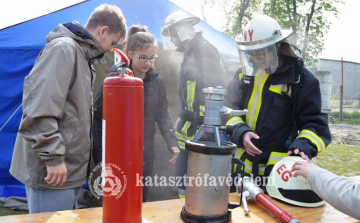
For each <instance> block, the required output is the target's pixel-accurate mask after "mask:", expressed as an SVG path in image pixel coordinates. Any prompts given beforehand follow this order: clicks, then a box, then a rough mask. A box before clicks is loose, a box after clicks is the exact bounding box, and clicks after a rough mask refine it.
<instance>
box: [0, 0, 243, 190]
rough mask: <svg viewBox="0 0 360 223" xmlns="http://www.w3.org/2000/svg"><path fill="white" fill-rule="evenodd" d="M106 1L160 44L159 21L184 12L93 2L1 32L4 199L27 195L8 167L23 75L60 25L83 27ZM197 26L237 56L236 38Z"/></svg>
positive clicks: (124, 0)
mask: <svg viewBox="0 0 360 223" xmlns="http://www.w3.org/2000/svg"><path fill="white" fill-rule="evenodd" d="M102 3H108V4H114V5H118V6H119V7H120V8H121V9H122V11H123V13H124V15H125V17H126V20H127V26H128V27H130V26H131V25H133V24H141V25H147V26H148V27H149V31H150V32H151V33H153V34H154V35H155V37H156V39H157V41H158V42H159V43H160V44H161V42H162V39H161V33H160V25H161V24H162V23H163V21H165V18H166V17H167V15H169V14H170V13H171V12H173V11H176V10H179V8H178V7H177V6H176V5H174V4H173V3H171V2H169V1H167V0H152V1H146V0H131V1H128V0H108V1H104V0H89V1H84V2H81V3H78V4H76V5H73V6H70V7H68V8H64V9H61V10H59V11H56V12H53V13H50V14H47V15H44V16H41V17H38V18H35V19H32V20H29V21H26V22H23V23H20V24H17V25H14V26H12V27H8V28H5V29H2V30H0V89H1V91H0V128H2V129H1V130H0V153H1V158H0V197H9V196H25V190H24V186H23V185H22V184H21V183H20V182H18V181H17V180H16V179H14V178H13V177H12V176H11V175H10V174H9V167H10V162H11V157H12V152H13V147H14V143H15V138H16V133H17V130H18V126H19V122H20V119H21V106H20V105H21V101H22V91H23V81H24V77H25V76H26V75H27V74H28V73H29V72H30V70H31V68H32V66H33V64H34V61H35V59H36V57H37V55H38V53H39V52H40V50H41V48H42V47H43V46H44V45H45V36H46V35H47V34H48V33H49V31H50V30H52V29H53V28H55V26H57V25H58V24H59V23H66V22H70V21H74V20H76V21H78V22H79V23H80V24H82V25H84V24H85V23H86V21H87V18H88V16H89V15H90V13H91V12H92V11H93V9H94V8H95V7H96V6H98V5H100V4H102ZM196 26H197V27H196V29H201V30H202V31H203V35H204V37H205V38H207V39H208V40H209V41H210V42H212V43H213V44H214V45H215V46H216V47H217V48H218V49H219V52H220V54H221V55H222V56H223V57H225V58H230V59H232V58H233V59H235V60H236V59H238V54H237V47H236V44H235V41H233V40H232V39H231V38H229V37H228V36H226V35H224V34H223V33H221V32H219V31H217V30H215V29H214V28H212V27H211V26H209V25H207V24H206V23H204V22H200V23H199V24H198V25H196ZM18 108H19V109H18ZM17 109H18V110H17Z"/></svg>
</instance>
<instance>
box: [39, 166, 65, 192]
mask: <svg viewBox="0 0 360 223" xmlns="http://www.w3.org/2000/svg"><path fill="white" fill-rule="evenodd" d="M46 170H47V176H46V177H45V178H44V180H45V181H46V183H48V184H50V185H52V186H54V187H62V186H63V185H64V184H65V183H66V180H67V168H66V166H65V163H62V164H60V165H58V166H46Z"/></svg>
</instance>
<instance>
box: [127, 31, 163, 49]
mask: <svg viewBox="0 0 360 223" xmlns="http://www.w3.org/2000/svg"><path fill="white" fill-rule="evenodd" d="M151 46H156V48H157V49H158V47H159V46H158V44H157V42H156V40H155V38H154V36H153V35H152V34H151V33H150V32H149V31H148V29H147V27H146V26H139V25H133V26H131V27H130V29H129V31H128V38H127V41H126V43H125V46H124V50H123V51H124V52H125V53H126V54H127V53H128V52H129V51H135V50H137V49H147V48H149V47H151Z"/></svg>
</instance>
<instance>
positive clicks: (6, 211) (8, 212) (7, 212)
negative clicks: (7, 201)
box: [0, 202, 29, 216]
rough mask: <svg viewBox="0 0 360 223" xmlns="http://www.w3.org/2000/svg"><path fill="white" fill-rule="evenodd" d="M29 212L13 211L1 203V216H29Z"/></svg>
mask: <svg viewBox="0 0 360 223" xmlns="http://www.w3.org/2000/svg"><path fill="white" fill-rule="evenodd" d="M28 213H29V212H28V211H18V210H13V209H11V208H8V207H4V205H3V204H2V203H1V202H0V216H6V215H16V214H28Z"/></svg>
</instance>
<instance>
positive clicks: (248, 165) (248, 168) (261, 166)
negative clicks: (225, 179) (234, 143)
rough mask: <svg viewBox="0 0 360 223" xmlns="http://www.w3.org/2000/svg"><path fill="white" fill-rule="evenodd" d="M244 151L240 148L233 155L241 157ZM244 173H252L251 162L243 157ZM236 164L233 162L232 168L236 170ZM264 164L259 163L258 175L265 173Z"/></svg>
mask: <svg viewBox="0 0 360 223" xmlns="http://www.w3.org/2000/svg"><path fill="white" fill-rule="evenodd" d="M245 152H246V150H245V149H243V148H240V149H237V150H236V151H235V157H236V158H238V159H241V157H242V156H243V155H244V153H245ZM244 163H245V170H244V171H245V173H247V174H251V173H252V162H251V161H250V160H248V159H245V162H244ZM236 167H237V164H234V170H236ZM265 168H266V164H261V163H260V164H259V175H264V173H265Z"/></svg>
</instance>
